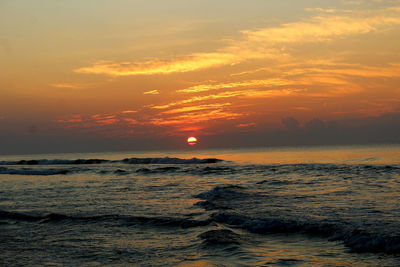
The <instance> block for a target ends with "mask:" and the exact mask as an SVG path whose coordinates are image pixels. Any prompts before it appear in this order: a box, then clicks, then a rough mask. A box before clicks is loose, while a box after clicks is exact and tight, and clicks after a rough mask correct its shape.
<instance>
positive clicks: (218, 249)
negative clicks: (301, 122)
mask: <svg viewBox="0 0 400 267" xmlns="http://www.w3.org/2000/svg"><path fill="white" fill-rule="evenodd" d="M167 156H168V157H170V158H166V157H167ZM193 157H197V158H200V159H211V160H203V161H201V160H193V159H192V158H193ZM132 158H135V159H132ZM143 158H147V159H146V160H143ZM149 158H150V160H149ZM171 158H175V159H171ZM176 158H178V159H176ZM215 158H217V159H222V160H223V161H217V160H213V159H215ZM44 159H46V160H47V161H46V160H44ZM77 159H86V160H87V159H104V160H107V161H98V160H91V161H84V160H81V161H77ZM124 159H128V160H124ZM21 160H26V161H21ZM29 160H31V161H30V162H27V161H29ZM399 200H400V148H399V146H375V147H328V148H296V149H290V148H284V149H270V150H268V149H265V150H230V151H173V152H151V153H142V154H140V153H97V154H64V155H35V156H8V157H7V156H2V157H1V158H0V256H1V257H0V265H4V266H21V265H30V266H37V265H70V266H75V265H90V266H103V265H116V266H118V265H121V266H126V265H137V266H399V265H400V227H399V226H400V208H399Z"/></svg>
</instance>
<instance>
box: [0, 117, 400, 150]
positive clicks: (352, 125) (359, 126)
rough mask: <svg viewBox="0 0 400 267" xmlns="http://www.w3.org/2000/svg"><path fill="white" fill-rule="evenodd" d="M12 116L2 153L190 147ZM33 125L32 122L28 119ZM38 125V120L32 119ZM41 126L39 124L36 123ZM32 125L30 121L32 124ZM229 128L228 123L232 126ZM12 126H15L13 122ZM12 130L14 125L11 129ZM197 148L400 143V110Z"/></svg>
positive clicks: (234, 136) (291, 126)
mask: <svg viewBox="0 0 400 267" xmlns="http://www.w3.org/2000/svg"><path fill="white" fill-rule="evenodd" d="M6 122H7V119H5V120H4V121H3V123H2V124H0V154H3V155H5V154H33V153H65V152H101V151H134V150H168V149H174V150H180V149H193V148H192V147H190V148H188V146H187V144H186V141H185V137H182V136H168V135H166V134H165V133H164V134H163V133H157V135H150V134H144V133H143V134H141V135H140V134H136V133H135V134H133V135H132V136H130V137H121V136H117V137H116V136H110V137H104V136H103V137H101V136H99V135H98V134H97V133H96V131H93V132H88V133H87V134H86V135H82V134H81V135H78V134H76V133H75V132H73V131H66V130H65V129H59V130H58V131H57V132H52V133H50V131H45V130H43V129H44V125H41V127H40V131H36V130H37V128H35V131H33V132H36V133H35V134H32V133H31V132H32V131H28V132H26V130H25V134H22V135H17V134H15V132H17V131H15V132H14V131H12V130H8V131H4V129H3V130H1V128H2V126H5V125H6ZM28 125H29V124H28ZM31 125H32V124H31ZM34 125H37V124H34ZM28 127H29V126H28ZM227 127H228V126H227ZM9 128H10V127H9ZM10 129H11V128H10ZM199 139H200V141H199V143H198V145H196V148H195V149H203V148H207V149H210V148H241V147H270V146H306V145H351V144H399V143H400V112H394V113H387V114H382V115H380V116H376V117H368V118H358V119H351V120H350V119H348V120H340V121H324V120H321V119H318V118H314V119H312V120H310V121H308V122H306V123H304V125H303V126H302V125H300V123H299V122H298V121H297V120H296V119H295V118H292V117H286V118H283V119H282V128H281V129H280V130H277V129H275V130H272V129H264V130H261V129H260V128H254V131H253V132H250V131H239V130H238V129H237V128H236V127H234V128H232V129H231V130H228V128H227V129H226V130H225V131H224V132H222V133H219V134H214V135H203V136H199Z"/></svg>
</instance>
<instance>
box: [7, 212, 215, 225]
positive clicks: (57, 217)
mask: <svg viewBox="0 0 400 267" xmlns="http://www.w3.org/2000/svg"><path fill="white" fill-rule="evenodd" d="M0 220H14V221H25V222H37V223H58V222H76V223H99V222H117V223H121V224H123V225H125V226H131V225H137V224H141V225H147V224H149V225H152V226H170V227H181V228H192V227H198V226H206V225H209V224H210V223H211V222H212V221H211V219H206V220H193V219H187V218H175V217H146V216H129V215H113V214H112V215H97V216H71V215H66V214H59V213H49V214H46V215H35V214H27V213H22V212H9V211H4V210H0Z"/></svg>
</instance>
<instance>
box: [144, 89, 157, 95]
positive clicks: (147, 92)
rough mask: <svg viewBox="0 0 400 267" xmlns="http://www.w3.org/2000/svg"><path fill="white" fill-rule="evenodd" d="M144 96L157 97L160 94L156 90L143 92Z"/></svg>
mask: <svg viewBox="0 0 400 267" xmlns="http://www.w3.org/2000/svg"><path fill="white" fill-rule="evenodd" d="M143 94H144V95H158V94H160V92H159V91H158V90H151V91H146V92H143Z"/></svg>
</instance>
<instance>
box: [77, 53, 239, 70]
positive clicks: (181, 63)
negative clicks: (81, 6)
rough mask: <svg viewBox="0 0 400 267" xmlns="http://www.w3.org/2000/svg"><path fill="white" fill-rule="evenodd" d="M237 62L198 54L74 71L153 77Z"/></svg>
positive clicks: (225, 56)
mask: <svg viewBox="0 0 400 267" xmlns="http://www.w3.org/2000/svg"><path fill="white" fill-rule="evenodd" d="M237 60H238V57H237V56H235V55H233V54H225V53H218V52H217V53H199V54H192V55H189V56H186V57H183V58H177V59H172V60H169V61H167V60H159V59H155V60H150V61H144V62H120V63H119V62H111V61H99V62H96V63H94V64H93V65H92V66H90V67H83V68H79V69H76V70H75V72H77V73H90V74H106V75H111V76H132V75H154V74H170V73H184V72H190V71H197V70H201V69H206V68H210V67H215V66H221V65H226V64H232V63H234V62H235V61H237Z"/></svg>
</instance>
